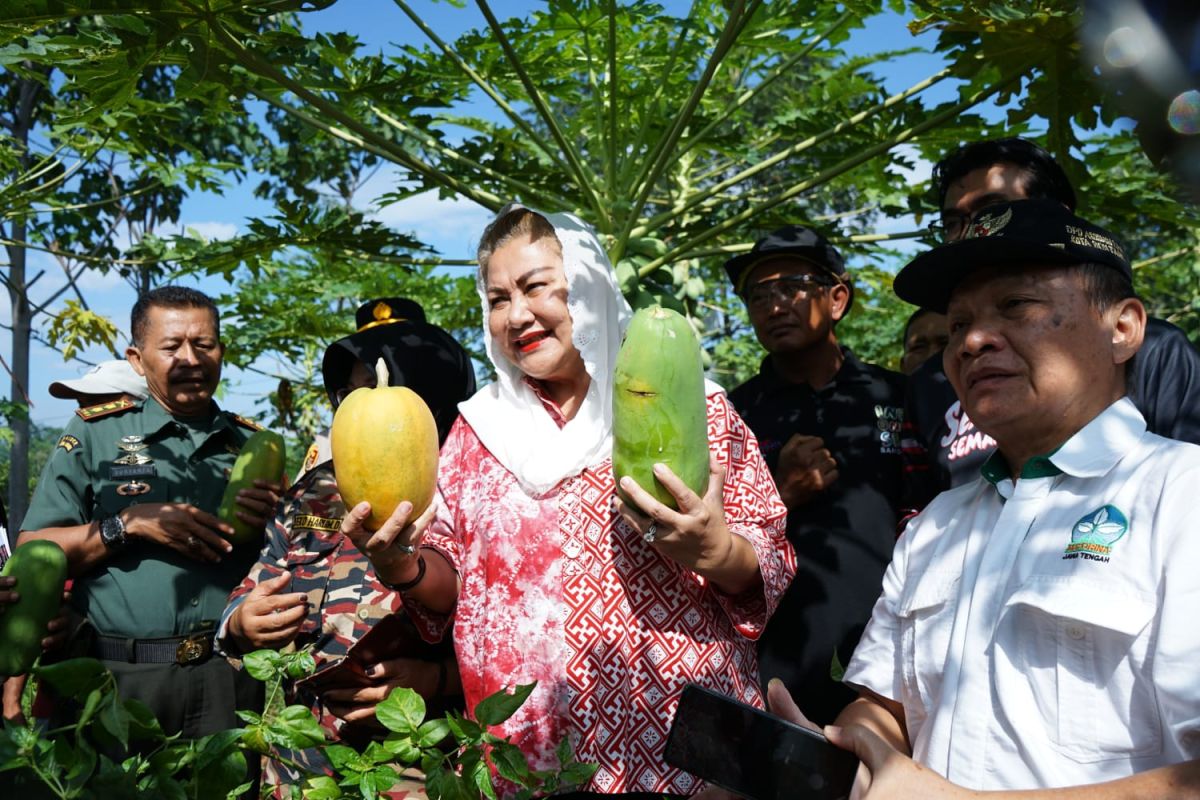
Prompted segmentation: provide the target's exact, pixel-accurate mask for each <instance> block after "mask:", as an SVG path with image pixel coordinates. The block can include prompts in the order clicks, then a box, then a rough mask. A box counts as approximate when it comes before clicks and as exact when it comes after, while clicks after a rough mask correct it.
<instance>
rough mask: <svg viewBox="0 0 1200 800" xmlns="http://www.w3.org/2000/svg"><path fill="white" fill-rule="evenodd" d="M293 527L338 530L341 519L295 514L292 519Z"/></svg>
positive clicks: (340, 527)
mask: <svg viewBox="0 0 1200 800" xmlns="http://www.w3.org/2000/svg"><path fill="white" fill-rule="evenodd" d="M292 527H293V528H307V529H308V530H313V531H340V530H341V529H342V521H341V520H340V519H331V518H329V517H314V516H312V515H311V514H297V515H296V517H295V519H293V520H292Z"/></svg>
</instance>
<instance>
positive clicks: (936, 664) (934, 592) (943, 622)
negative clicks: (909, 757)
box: [896, 570, 960, 729]
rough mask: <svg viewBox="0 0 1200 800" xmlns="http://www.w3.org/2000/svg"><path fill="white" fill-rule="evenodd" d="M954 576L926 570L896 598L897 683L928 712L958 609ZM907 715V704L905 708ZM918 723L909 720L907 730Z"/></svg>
mask: <svg viewBox="0 0 1200 800" xmlns="http://www.w3.org/2000/svg"><path fill="white" fill-rule="evenodd" d="M959 577H960V575H959V573H958V572H939V571H936V570H929V571H927V572H925V573H924V574H922V575H921V577H920V578H919V579H918V580H917V581H915V582H913V583H911V584H909V586H908V587H907V588H906V589H905V592H904V594H903V595H901V597H900V607H899V609H898V611H897V612H896V615H897V616H898V617H899V619H900V647H901V661H900V663H901V670H902V675H901V680H902V681H903V684H904V693H905V696H906V697H917V696H919V697H920V699H921V706H922V707H923V708H924V709H928V708H930V707H932V706H933V705H935V704H936V703H937V701H938V698H939V696H940V695H941V691H942V678H943V675H944V673H945V665H946V660H947V657H948V655H949V650H950V632H951V630H952V629H953V627H954V612H955V609H956V607H957V606H958V587H959ZM905 708H906V713H908V704H907V703H906V704H905ZM918 722H919V720H912V719H910V720H909V723H910V729H911V727H912V725H913V724H915V723H918Z"/></svg>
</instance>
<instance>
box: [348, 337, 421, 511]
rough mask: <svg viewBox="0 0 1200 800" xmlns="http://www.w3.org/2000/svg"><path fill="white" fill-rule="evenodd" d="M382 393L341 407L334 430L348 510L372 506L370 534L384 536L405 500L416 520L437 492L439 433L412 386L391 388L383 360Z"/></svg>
mask: <svg viewBox="0 0 1200 800" xmlns="http://www.w3.org/2000/svg"><path fill="white" fill-rule="evenodd" d="M375 376H376V383H377V386H376V388H373V389H370V388H362V389H355V390H354V391H353V392H351V393H350V395H349V396H348V397H347V398H346V399H345V400H343V401H342V404H341V405H340V406H338V409H337V412H336V413H335V414H334V415H333V426H332V427H331V428H330V430H329V444H330V449H331V450H332V451H333V471H334V474H335V475H336V476H337V484H338V491H340V492H341V495H342V500H343V501H344V502H345V503H346V508H353V507H354V506H356V505H358V504H359V503H361V502H362V501H363V500H366V501H367V502H368V503H370V504H371V516H370V517H369V518H368V519H367V521H366V527H367V529H368V530H372V531H374V530H378V529H379V527H380V526H382V525H383V523H384V522H386V521H387V518H388V517H390V516H391V515H392V512H393V511H395V510H396V506H398V505H399V504H400V502H401V501H403V500H408V501H409V502H410V503H412V504H413V512H412V518H413V519H415V518H416V517H417V516H419V515H420V514H421V513H422V512H423V511H425V509H426V508H428V507H429V504H430V503H431V502H432V501H433V493H434V490H435V489H436V488H437V465H438V432H437V424H436V423H435V422H434V419H433V412H431V411H430V410H429V406H427V405H425V401H424V400H422V399H421V396H420V395H419V394H417V393H416V392H414V391H413V390H412V389H409V388H408V387H406V386H388V385H387V384H388V372H387V366H386V365H385V364H384V362H383V359H382V358H381V359H379V361H378V362H377V363H376V365H375Z"/></svg>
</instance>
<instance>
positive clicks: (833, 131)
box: [632, 67, 978, 236]
mask: <svg viewBox="0 0 1200 800" xmlns="http://www.w3.org/2000/svg"><path fill="white" fill-rule="evenodd" d="M949 76H950V68H949V67H947V68H946V69H944V70H942V71H941V72H938V73H936V74H934V75H930V76H929V77H928V78H926V79H925V80H923V81H920V82H918V83H915V84H913V85H912V86H910V87H908V88H907V89H905V90H904V91H903V92H899V93H898V94H894V95H892V96H891V97H888V98H887V99H885V100H884V101H883V102H881V103H877V104H875V105H873V106H871V107H870V108H867V109H863V110H862V111H860V112H858V113H857V114H855V115H854V116H851V117H848V118H846V119H844V120H842V121H841V122H839V123H838V124H837V125H834V126H833V127H832V128H826V129H825V130H823V131H821V132H820V133H818V134H816V135H815V136H810V137H808V138H807V139H805V140H804V141H802V142H797V143H796V144H794V145H792V146H791V147H788V148H785V149H783V150H780V151H779V152H778V153H776V154H775V155H773V156H769V157H768V158H765V159H763V160H762V161H759V162H758V163H756V164H755V165H754V166H752V167H749V168H748V169H744V170H742V171H741V172H739V173H737V174H736V175H733V176H732V177H729V178H726V179H725V180H723V181H721V182H720V183H715V184H713V185H712V186H708V187H705V188H704V189H702V190H700V191H699V192H697V193H696V194H695V195H693V196H692V197H691V198H690V199H689V200H688V202H687V203H686V204H684V206H683V207H682V208H679V209H671V210H670V211H664V212H662V213H660V214H656V215H655V216H653V217H651V218H650V219H648V220H647V221H646V222H645V223H643V224H642V225H640V226H638V227H637V228H635V229H634V231H633V234H632V235H634V236H643V235H645V232H646V231H652V230H654V229H656V228H658V227H659V226H661V225H662V224H663V223H665V222H668V221H670V220H671V219H672V218H674V217H676V216H678V215H679V214H683V213H686V212H687V211H689V210H691V209H692V208H694V207H695V206H696V205H697V204H699V203H701V202H703V201H705V200H707V199H708V198H710V197H713V196H714V195H717V194H720V193H721V192H723V191H725V190H726V189H729V188H730V187H733V186H736V185H738V184H740V183H743V182H744V181H746V180H747V179H749V178H752V177H754V176H755V175H758V174H759V173H761V172H764V171H766V170H768V169H770V168H771V167H773V166H775V165H776V164H778V163H779V162H781V161H785V160H787V159H789V158H792V157H794V156H797V155H799V154H800V153H803V152H804V151H805V150H808V149H810V148H812V147H815V146H817V145H818V144H821V143H822V142H824V141H825V140H827V139H830V138H832V137H834V136H837V135H838V134H841V133H845V132H846V131H848V130H850V129H851V128H853V127H855V126H857V125H861V124H862V123H863V122H865V121H866V120H868V119H870V118H871V117H873V116H875V115H876V114H878V113H879V112H881V111H885V110H887V109H888V108H891V107H892V106H894V105H896V104H897V103H902V102H904V101H905V100H907V99H908V98H910V97H912V96H913V95H915V94H918V93H920V92H923V91H925V90H926V89H928V88H929V87H930V86H933V85H934V84H936V83H938V82H939V81H941V80H944V79H945V78H947V77H949ZM976 102H978V101H976ZM971 105H974V103H972V104H971ZM966 107H967V108H970V105H968V106H966Z"/></svg>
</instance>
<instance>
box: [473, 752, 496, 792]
mask: <svg viewBox="0 0 1200 800" xmlns="http://www.w3.org/2000/svg"><path fill="white" fill-rule="evenodd" d="M466 777H467V778H468V779H469V780H470V781H471V783H473V784H475V788H477V789H478V790H479V791H480V792H482V793H483V795H484V797H487V798H488V800H497V797H496V789H495V787H494V786H492V771H491V770H490V769H488V765H487V763H486V762H484V761H480V762H478V763H477V764H475V765H474V766H473V767H471V770H470V773H469V774H468V775H466Z"/></svg>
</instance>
